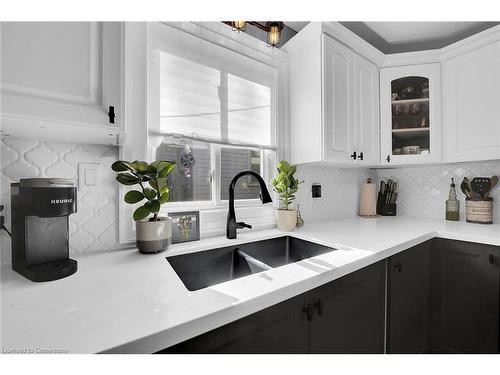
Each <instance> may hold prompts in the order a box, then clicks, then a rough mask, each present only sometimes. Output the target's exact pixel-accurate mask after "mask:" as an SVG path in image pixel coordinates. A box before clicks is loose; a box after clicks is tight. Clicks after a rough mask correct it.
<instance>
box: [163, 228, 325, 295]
mask: <svg viewBox="0 0 500 375" xmlns="http://www.w3.org/2000/svg"><path fill="white" fill-rule="evenodd" d="M333 250H335V249H333V248H331V247H327V246H323V245H318V244H315V243H312V242H309V241H304V240H299V239H297V238H293V237H289V236H284V237H278V238H272V239H269V240H263V241H256V242H249V243H245V244H240V245H234V246H227V247H221V248H217V249H210V250H205V251H200V252H196V253H191V254H184V255H176V256H172V257H167V261H168V262H169V263H170V265H171V266H172V268H173V269H174V271H175V272H176V273H177V276H179V278H180V279H181V280H182V282H183V283H184V285H185V286H186V288H187V289H188V290H190V291H194V290H199V289H203V288H206V287H209V286H211V285H215V284H219V283H223V282H225V281H229V280H234V279H238V278H240V277H243V276H248V275H251V274H254V273H259V272H262V271H266V270H268V269H271V268H276V267H279V266H283V265H285V264H288V263H294V262H298V261H299V260H302V259H307V258H311V257H314V256H316V255H320V254H324V253H328V252H330V251H333Z"/></svg>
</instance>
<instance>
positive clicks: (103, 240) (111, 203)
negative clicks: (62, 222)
mask: <svg viewBox="0 0 500 375" xmlns="http://www.w3.org/2000/svg"><path fill="white" fill-rule="evenodd" d="M117 156H118V150H117V149H116V148H115V147H111V146H99V145H87V144H85V145H83V144H77V143H63V142H50V141H38V140H35V139H18V138H2V140H1V197H2V200H3V201H5V200H6V201H7V202H8V204H9V206H10V183H11V182H17V181H19V179H20V178H30V177H64V178H71V179H74V180H75V182H77V181H78V163H100V164H101V166H100V168H99V172H100V173H99V177H100V178H99V180H98V184H97V186H95V187H92V188H84V189H82V190H79V191H78V205H77V210H78V212H77V213H75V214H72V215H71V216H70V228H69V229H70V251H71V252H72V253H73V254H75V253H76V254H80V253H84V252H85V253H87V252H91V251H102V250H110V249H113V248H116V247H117V229H118V225H117V194H118V187H117V184H116V181H115V180H114V175H115V173H114V172H113V171H112V170H111V168H110V166H111V164H112V163H113V162H114V161H115V160H116V159H117ZM9 217H10V215H9ZM7 224H8V225H9V226H10V223H7ZM7 239H8V238H6V236H4V235H2V240H3V241H2V260H5V259H10V246H8V240H7Z"/></svg>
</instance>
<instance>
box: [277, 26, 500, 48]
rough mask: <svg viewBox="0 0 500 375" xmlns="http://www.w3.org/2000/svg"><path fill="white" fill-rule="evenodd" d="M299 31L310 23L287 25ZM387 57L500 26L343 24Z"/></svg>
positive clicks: (444, 44) (446, 42)
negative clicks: (387, 54)
mask: <svg viewBox="0 0 500 375" xmlns="http://www.w3.org/2000/svg"><path fill="white" fill-rule="evenodd" d="M285 23H286V24H287V25H288V26H289V27H290V28H292V29H294V30H295V31H299V30H301V29H302V28H303V27H304V26H305V25H307V23H308V22H285ZM340 23H341V24H342V25H344V26H345V27H347V28H348V29H349V30H351V31H352V32H354V33H355V34H357V35H359V36H360V37H361V38H363V39H364V40H366V41H367V42H368V43H370V44H371V45H373V46H374V47H376V48H377V49H379V50H380V51H382V52H384V53H399V52H410V51H418V50H427V49H437V48H442V47H445V46H447V45H449V44H452V43H455V42H457V41H459V40H461V39H464V38H467V37H468V36H471V35H473V34H476V33H478V32H480V31H483V30H486V29H488V28H490V27H493V26H495V25H497V24H500V22H340Z"/></svg>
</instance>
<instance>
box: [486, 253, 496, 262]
mask: <svg viewBox="0 0 500 375" xmlns="http://www.w3.org/2000/svg"><path fill="white" fill-rule="evenodd" d="M488 260H489V261H490V264H495V256H494V255H493V254H490V255H489V256H488Z"/></svg>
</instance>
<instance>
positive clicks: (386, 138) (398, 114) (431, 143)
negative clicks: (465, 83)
mask: <svg viewBox="0 0 500 375" xmlns="http://www.w3.org/2000/svg"><path fill="white" fill-rule="evenodd" d="M441 113H442V110H441V64H439V63H435V64H420V65H408V66H397V67H390V68H382V69H381V70H380V136H381V140H380V143H381V148H380V149H381V162H382V165H393V164H424V163H439V162H441V161H442V153H443V145H442V131H443V128H442V121H441Z"/></svg>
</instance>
